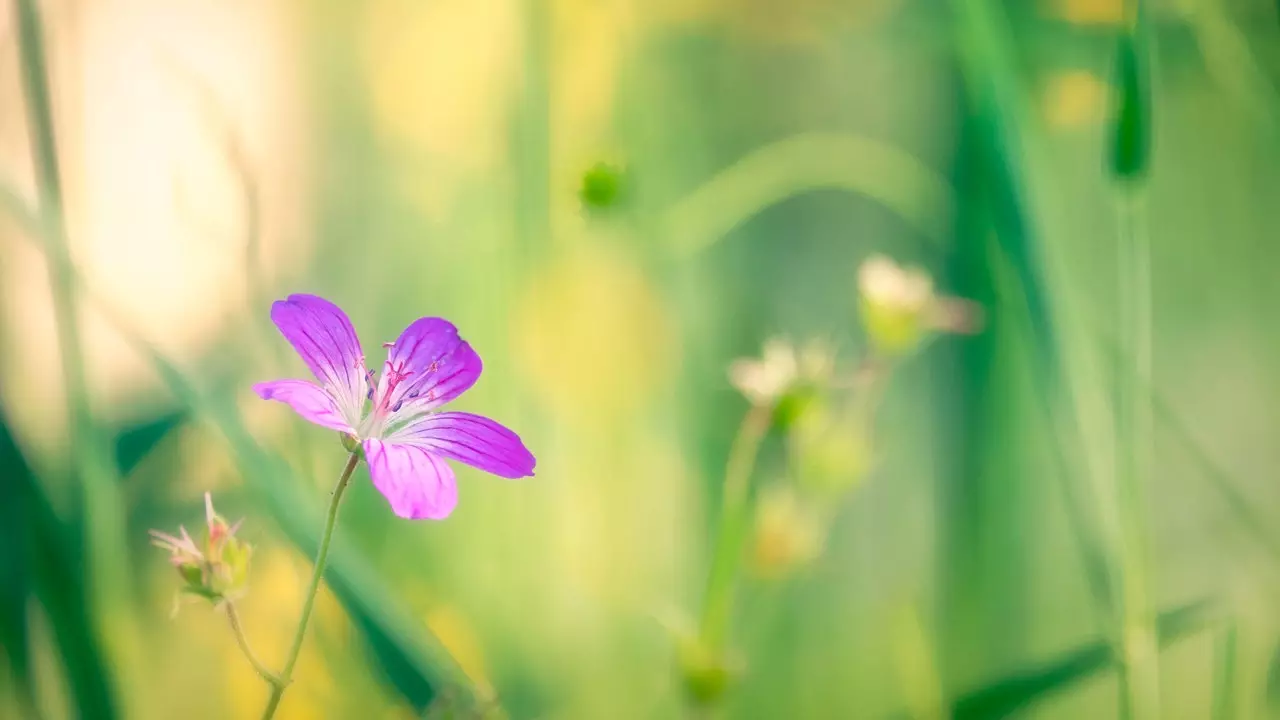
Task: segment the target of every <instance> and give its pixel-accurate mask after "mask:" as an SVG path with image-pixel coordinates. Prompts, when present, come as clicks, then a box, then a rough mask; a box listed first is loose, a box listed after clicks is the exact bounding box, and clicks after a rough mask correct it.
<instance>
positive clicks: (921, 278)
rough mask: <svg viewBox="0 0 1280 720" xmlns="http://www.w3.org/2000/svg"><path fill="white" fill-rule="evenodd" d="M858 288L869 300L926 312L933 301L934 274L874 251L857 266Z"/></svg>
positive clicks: (902, 310) (886, 306)
mask: <svg viewBox="0 0 1280 720" xmlns="http://www.w3.org/2000/svg"><path fill="white" fill-rule="evenodd" d="M858 290H859V292H860V293H861V294H862V297H863V298H864V299H865V300H866V301H867V302H869V303H874V304H876V305H878V306H882V307H885V308H888V309H892V310H896V311H898V312H904V313H920V312H923V311H924V310H925V308H927V307H928V306H929V304H930V303H931V302H933V279H932V278H930V277H929V276H928V275H927V274H926V273H925V272H924V271H923V270H920V269H919V268H910V267H909V268H904V267H902V266H900V265H898V264H897V263H895V262H894V261H893V260H890V259H889V258H887V257H885V256H884V255H872V256H871V257H869V258H867V260H866V261H865V262H863V263H862V266H861V267H859V268H858Z"/></svg>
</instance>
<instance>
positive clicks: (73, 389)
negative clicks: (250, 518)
mask: <svg viewBox="0 0 1280 720" xmlns="http://www.w3.org/2000/svg"><path fill="white" fill-rule="evenodd" d="M13 7H14V13H15V20H16V25H17V39H18V53H19V60H20V62H19V75H20V76H21V81H22V90H23V96H24V98H25V100H26V102H25V103H24V106H25V109H26V119H27V134H28V136H29V138H30V143H31V164H32V167H33V168H34V171H35V181H36V190H37V193H38V196H37V209H36V212H35V218H36V220H37V227H36V228H34V229H35V230H36V231H37V232H39V234H40V235H41V236H42V238H43V239H44V241H45V246H46V248H47V249H48V251H49V254H50V257H49V286H50V289H51V292H52V297H53V312H54V324H55V327H56V332H57V338H58V348H59V350H60V351H61V355H62V381H63V387H64V390H65V391H66V402H67V418H68V423H69V425H70V433H69V434H70V441H71V449H72V452H71V457H72V462H73V463H75V464H76V468H75V469H76V472H77V475H79V477H80V481H81V483H82V484H83V492H84V501H85V505H86V506H87V507H86V508H85V510H84V513H85V517H86V523H87V526H88V532H87V537H86V538H85V541H86V546H87V547H88V551H89V557H90V562H89V563H88V564H87V566H88V567H89V568H90V569H92V570H94V571H95V574H94V577H93V578H92V580H93V586H94V591H93V593H92V594H93V595H94V596H96V597H98V598H100V599H101V600H103V601H106V602H114V601H116V600H118V599H119V598H120V597H121V590H122V586H121V585H120V584H119V578H121V577H122V576H123V570H122V568H121V558H124V557H127V554H125V553H124V550H123V548H124V542H123V538H124V533H123V527H122V525H121V518H122V517H123V508H122V505H121V499H120V496H119V492H118V489H117V488H118V483H117V482H116V480H117V478H115V477H114V476H115V474H116V470H115V463H114V461H113V460H112V459H111V456H110V451H109V449H108V448H107V446H106V444H105V442H104V441H103V440H102V438H101V437H100V436H99V433H98V431H97V427H96V424H95V423H94V419H93V415H92V411H91V409H90V407H89V392H88V382H87V379H86V372H85V365H84V348H83V343H82V341H81V337H80V327H79V317H78V312H77V309H76V306H77V293H76V289H75V281H74V278H73V277H72V270H71V251H70V243H69V241H68V238H67V233H66V217H65V214H64V206H63V185H62V177H61V174H60V173H59V170H58V147H57V141H56V136H55V132H54V123H53V107H52V102H51V100H50V95H51V93H50V83H49V74H48V67H47V64H46V57H47V56H46V53H45V47H44V25H43V23H42V21H41V17H40V8H39V3H38V2H37V0H18V1H17V2H15V3H14V5H13Z"/></svg>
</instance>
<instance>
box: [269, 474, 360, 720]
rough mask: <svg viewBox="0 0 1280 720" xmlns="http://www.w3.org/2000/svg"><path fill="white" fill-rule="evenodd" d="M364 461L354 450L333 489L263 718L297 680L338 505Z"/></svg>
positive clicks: (336, 517)
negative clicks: (290, 640)
mask: <svg viewBox="0 0 1280 720" xmlns="http://www.w3.org/2000/svg"><path fill="white" fill-rule="evenodd" d="M358 464H360V453H359V451H357V452H353V453H351V456H350V457H349V458H347V466H346V467H344V468H343V469H342V476H341V477H339V478H338V484H337V485H336V486H334V488H333V498H332V499H331V500H330V501H329V514H328V516H327V517H326V518H325V522H324V534H322V535H321V536H320V548H319V550H317V551H316V562H315V567H314V569H312V571H311V584H310V586H308V587H307V598H306V600H305V601H304V602H303V603H302V615H301V617H299V618H298V629H297V631H296V632H294V634H293V644H292V645H291V646H290V647H289V656H288V657H287V658H286V659H285V661H284V669H283V670H281V671H280V677H279V682H277V683H276V684H275V685H273V686H272V688H271V697H270V699H268V700H267V707H266V709H265V710H263V711H262V720H270V718H271V717H272V716H273V715H275V714H276V708H277V707H279V705H280V698H281V697H283V696H284V691H285V688H287V687H289V683H290V681H291V680H292V679H293V668H294V666H295V665H297V664H298V653H299V652H301V651H302V640H303V638H305V637H306V635H307V622H308V621H310V620H311V611H312V610H313V609H314V608H315V604H316V593H317V592H318V591H319V590H320V579H321V578H322V577H323V576H324V565H325V562H326V561H327V560H328V559H329V541H330V540H331V539H332V538H333V528H334V526H335V525H337V524H338V507H339V506H340V505H341V503H342V493H343V492H344V491H345V490H346V489H347V481H348V480H350V479H351V473H352V472H354V471H355V469H356V465H358Z"/></svg>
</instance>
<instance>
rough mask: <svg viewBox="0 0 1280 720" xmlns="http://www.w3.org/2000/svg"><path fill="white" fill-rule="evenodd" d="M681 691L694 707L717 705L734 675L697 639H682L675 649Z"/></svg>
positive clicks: (727, 666) (721, 656)
mask: <svg viewBox="0 0 1280 720" xmlns="http://www.w3.org/2000/svg"><path fill="white" fill-rule="evenodd" d="M678 659H679V663H680V675H681V679H682V680H683V681H684V690H685V693H687V694H688V697H689V699H690V700H691V701H693V702H694V703H695V704H696V705H699V706H701V707H711V706H714V705H717V704H719V703H720V701H721V700H722V699H723V698H724V694H725V692H726V691H728V689H729V687H730V685H732V683H733V679H734V674H733V672H732V671H731V670H730V668H729V665H728V663H727V662H726V661H725V658H724V656H723V655H722V654H721V653H718V652H715V651H712V650H710V649H708V648H707V647H706V646H705V645H703V644H702V642H701V641H700V640H698V639H697V638H693V637H689V638H684V639H683V640H682V642H681V643H680V646H679V648H678Z"/></svg>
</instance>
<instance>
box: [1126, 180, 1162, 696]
mask: <svg viewBox="0 0 1280 720" xmlns="http://www.w3.org/2000/svg"><path fill="white" fill-rule="evenodd" d="M1136 192H1137V190H1136V189H1133V188H1125V189H1124V191H1123V194H1122V197H1121V203H1120V212H1119V215H1120V242H1119V256H1118V258H1117V259H1118V262H1117V265H1118V270H1119V274H1118V278H1117V280H1118V291H1119V292H1118V302H1117V304H1118V306H1119V322H1120V333H1119V335H1120V342H1121V344H1122V352H1121V353H1120V355H1119V357H1120V358H1122V359H1121V360H1119V361H1118V363H1117V365H1118V367H1117V373H1116V380H1115V382H1116V454H1115V483H1116V484H1115V490H1116V510H1117V520H1118V524H1119V527H1118V528H1117V529H1118V531H1119V545H1120V547H1119V548H1118V558H1117V560H1118V564H1119V567H1118V570H1119V573H1120V578H1119V579H1120V583H1119V591H1120V597H1119V601H1120V602H1119V606H1120V613H1119V615H1120V617H1119V619H1120V623H1121V632H1120V653H1121V664H1120V667H1121V679H1122V682H1121V692H1122V697H1121V707H1122V711H1123V715H1124V717H1127V718H1133V719H1134V720H1148V719H1151V718H1158V717H1159V716H1160V676H1159V655H1158V653H1159V650H1158V647H1157V644H1156V634H1155V627H1154V619H1153V617H1152V614H1151V604H1150V600H1149V597H1148V595H1147V586H1148V580H1147V563H1146V557H1145V555H1146V551H1145V540H1146V538H1145V527H1146V526H1145V512H1144V510H1143V503H1144V493H1143V489H1144V487H1145V485H1146V479H1147V476H1148V472H1149V467H1150V442H1151V403H1150V401H1149V399H1148V398H1147V394H1146V392H1145V391H1144V388H1147V387H1150V386H1151V364H1152V350H1151V257H1150V254H1151V250H1150V238H1149V236H1148V234H1147V228H1146V223H1145V212H1144V208H1143V207H1142V204H1141V198H1140V197H1139V196H1138V195H1137V194H1136ZM1126 359H1127V360H1129V361H1131V362H1132V363H1133V367H1132V369H1131V371H1130V369H1129V368H1125V367H1123V366H1121V365H1120V363H1123V362H1125V361H1126Z"/></svg>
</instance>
